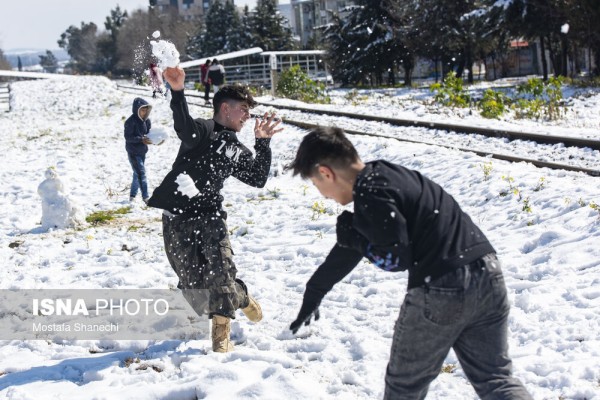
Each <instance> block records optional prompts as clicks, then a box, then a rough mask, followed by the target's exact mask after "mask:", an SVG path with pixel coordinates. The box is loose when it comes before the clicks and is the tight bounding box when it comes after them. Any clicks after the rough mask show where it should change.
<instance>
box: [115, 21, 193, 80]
mask: <svg viewBox="0 0 600 400" xmlns="http://www.w3.org/2000/svg"><path fill="white" fill-rule="evenodd" d="M197 25H198V22H197V21H186V20H183V19H182V18H179V17H177V16H175V15H172V14H166V15H160V16H159V15H157V14H156V13H155V12H154V10H152V9H150V10H149V11H146V10H137V11H135V12H133V14H131V16H130V17H129V18H128V19H127V20H126V21H125V22H124V23H123V25H122V26H121V28H120V29H119V33H118V37H117V59H118V63H117V68H118V69H120V70H127V71H129V72H131V73H133V74H134V75H138V76H140V75H141V74H142V73H143V71H144V70H145V69H146V68H147V66H148V63H149V62H151V61H152V48H151V45H150V41H151V40H157V39H155V38H154V37H153V36H152V34H153V32H155V31H160V37H159V39H160V40H168V41H170V42H172V43H173V44H174V45H175V47H176V48H177V50H178V51H179V52H180V55H181V58H182V59H185V57H186V54H185V51H186V50H185V45H186V42H187V39H188V36H189V35H192V34H193V33H194V32H195V30H196V26H197Z"/></svg>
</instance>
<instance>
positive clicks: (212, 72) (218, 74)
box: [208, 58, 225, 93]
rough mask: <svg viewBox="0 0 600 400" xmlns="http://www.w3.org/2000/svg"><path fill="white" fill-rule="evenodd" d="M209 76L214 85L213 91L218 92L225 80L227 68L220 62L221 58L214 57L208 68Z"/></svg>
mask: <svg viewBox="0 0 600 400" xmlns="http://www.w3.org/2000/svg"><path fill="white" fill-rule="evenodd" d="M208 78H209V79H210V81H211V84H212V85H213V93H217V92H218V91H219V88H220V87H221V85H222V84H223V82H225V68H223V66H222V65H221V64H219V60H217V59H216V58H215V59H213V61H212V65H211V66H210V68H209V69H208Z"/></svg>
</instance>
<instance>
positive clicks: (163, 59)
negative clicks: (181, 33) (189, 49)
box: [150, 40, 179, 69]
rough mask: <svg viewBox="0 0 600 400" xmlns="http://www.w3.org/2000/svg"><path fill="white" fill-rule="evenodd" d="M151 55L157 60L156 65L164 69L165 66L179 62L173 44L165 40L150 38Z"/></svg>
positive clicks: (174, 65)
mask: <svg viewBox="0 0 600 400" xmlns="http://www.w3.org/2000/svg"><path fill="white" fill-rule="evenodd" d="M150 44H151V45H152V55H154V57H156V59H157V60H158V67H159V68H160V69H165V68H167V67H176V66H177V64H179V52H178V51H177V49H176V48H175V45H174V44H173V43H171V42H167V41H166V40H151V41H150Z"/></svg>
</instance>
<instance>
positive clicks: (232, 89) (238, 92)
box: [213, 85, 256, 114]
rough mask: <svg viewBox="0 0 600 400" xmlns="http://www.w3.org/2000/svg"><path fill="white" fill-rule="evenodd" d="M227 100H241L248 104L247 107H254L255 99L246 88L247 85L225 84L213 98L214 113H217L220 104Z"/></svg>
mask: <svg viewBox="0 0 600 400" xmlns="http://www.w3.org/2000/svg"><path fill="white" fill-rule="evenodd" d="M229 100H235V101H243V102H245V103H246V104H248V107H250V108H254V107H256V101H255V100H254V97H252V94H251V93H250V91H249V90H248V87H246V86H242V85H225V86H223V87H221V88H220V89H219V91H218V92H217V93H215V96H214V98H213V110H214V111H215V114H218V113H219V109H220V108H221V104H223V103H226V102H228V101H229Z"/></svg>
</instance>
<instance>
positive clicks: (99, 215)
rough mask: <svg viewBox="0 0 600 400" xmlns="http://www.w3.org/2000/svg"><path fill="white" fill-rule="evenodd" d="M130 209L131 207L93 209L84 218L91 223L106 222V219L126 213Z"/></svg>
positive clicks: (109, 219) (99, 223)
mask: <svg viewBox="0 0 600 400" xmlns="http://www.w3.org/2000/svg"><path fill="white" fill-rule="evenodd" d="M130 211H131V207H121V208H117V209H115V210H101V211H94V212H93V213H91V214H90V215H88V216H87V217H85V220H86V221H87V222H88V223H89V224H92V225H101V224H106V223H108V221H111V220H113V219H115V217H116V216H119V215H123V214H127V213H129V212H130Z"/></svg>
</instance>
